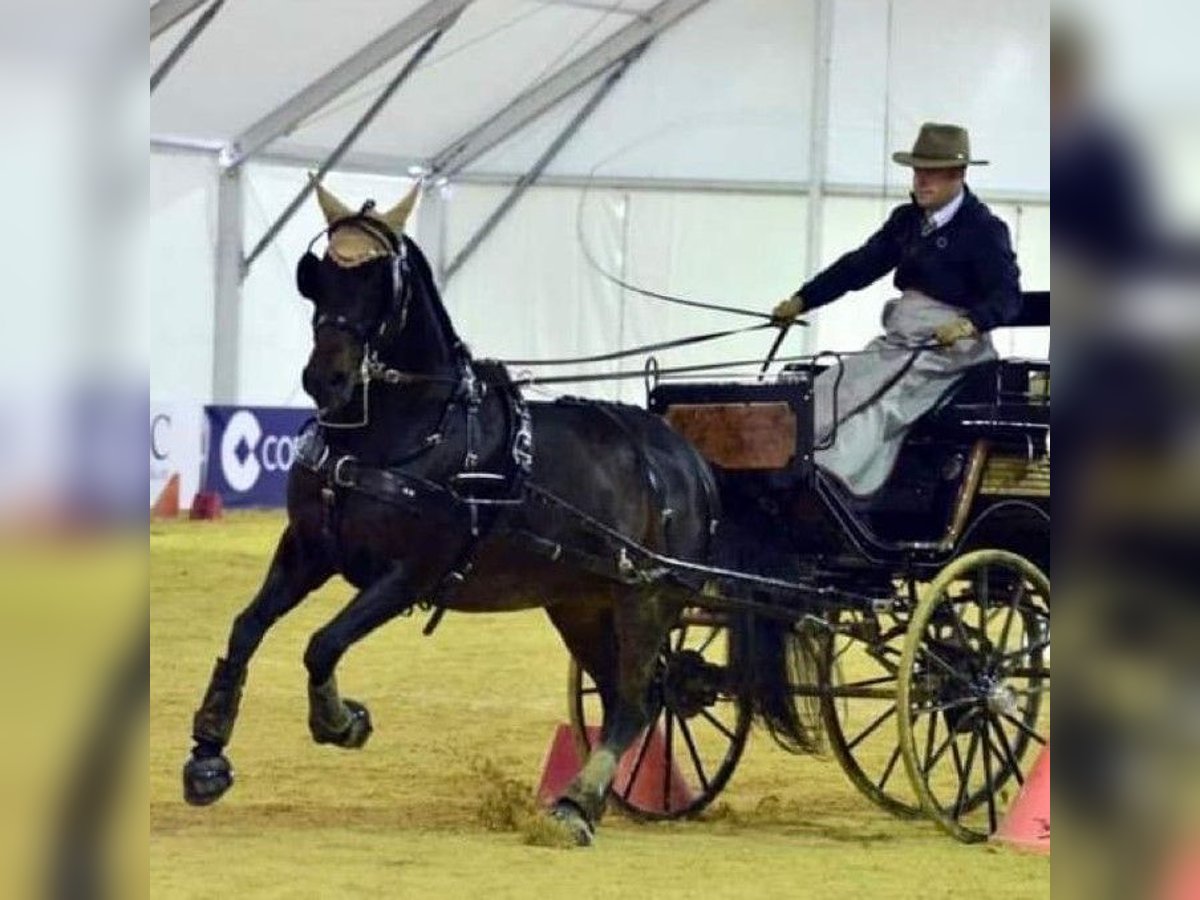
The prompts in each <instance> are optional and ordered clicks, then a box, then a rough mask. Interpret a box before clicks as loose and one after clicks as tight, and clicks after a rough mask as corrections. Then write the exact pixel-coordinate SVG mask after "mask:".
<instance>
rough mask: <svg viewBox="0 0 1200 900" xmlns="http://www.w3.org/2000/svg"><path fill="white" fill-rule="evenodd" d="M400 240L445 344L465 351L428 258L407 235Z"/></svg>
mask: <svg viewBox="0 0 1200 900" xmlns="http://www.w3.org/2000/svg"><path fill="white" fill-rule="evenodd" d="M401 240H403V241H404V247H405V251H406V253H407V254H408V262H409V266H410V271H411V272H412V274H413V275H414V277H416V278H417V279H418V280H419V282H420V286H421V290H422V292H423V293H424V294H425V296H426V297H427V298H428V300H429V304H430V307H431V308H432V310H433V316H434V319H435V320H436V321H437V324H438V327H439V328H440V329H441V331H442V338H443V340H444V341H445V342H446V346H448V347H451V348H453V349H455V350H458V351H460V352H461V351H465V350H466V345H465V344H463V342H462V340H461V339H460V338H459V336H458V332H456V331H455V330H454V323H453V322H451V321H450V314H449V313H448V312H446V304H445V303H443V302H442V295H441V292H440V291H438V289H437V283H436V282H435V281H434V279H433V269H432V267H431V266H430V265H429V260H428V259H426V258H425V253H424V251H422V250H421V248H420V246H418V244H417V242H416V241H414V240H413V239H412V238H410V237H409V236H408V235H401Z"/></svg>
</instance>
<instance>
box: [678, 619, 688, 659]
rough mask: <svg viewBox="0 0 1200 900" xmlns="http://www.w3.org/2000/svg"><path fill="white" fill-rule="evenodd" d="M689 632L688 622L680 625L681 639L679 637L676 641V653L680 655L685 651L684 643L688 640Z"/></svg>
mask: <svg viewBox="0 0 1200 900" xmlns="http://www.w3.org/2000/svg"><path fill="white" fill-rule="evenodd" d="M687 630H688V626H687V622H681V623H680V624H679V637H677V638H676V639H675V652H676V653H678V652H679V651H680V650H682V649H683V642H684V641H685V640H687Z"/></svg>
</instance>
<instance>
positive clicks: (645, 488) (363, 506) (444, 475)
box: [183, 185, 719, 843]
mask: <svg viewBox="0 0 1200 900" xmlns="http://www.w3.org/2000/svg"><path fill="white" fill-rule="evenodd" d="M317 195H318V200H319V202H320V205H321V208H322V211H323V213H324V215H325V218H326V221H327V223H328V228H327V229H326V231H325V232H324V234H325V236H326V237H327V239H328V247H327V249H326V252H325V255H324V256H323V257H317V256H316V255H315V254H313V253H312V252H311V245H310V251H309V252H308V253H307V254H306V255H305V257H304V258H303V259H302V260H301V262H300V264H299V266H298V267H297V285H298V288H299V290H300V292H301V293H302V294H303V295H305V296H306V297H308V298H309V299H311V300H312V301H313V304H314V315H313V340H314V346H313V350H312V354H311V356H310V358H309V360H308V363H307V365H306V366H305V368H304V373H303V384H304V388H305V390H306V391H307V393H308V394H310V395H311V396H312V398H313V400H314V401H315V402H316V405H317V407H318V409H319V411H320V412H319V425H318V426H317V427H316V428H315V429H313V430H311V431H310V432H309V433H307V434H306V438H305V441H304V444H303V450H302V451H301V452H300V459H299V461H298V463H297V464H296V465H294V466H293V467H292V470H291V474H290V478H289V484H288V500H287V512H288V524H287V527H286V528H285V530H284V532H283V534H282V536H281V537H280V540H279V544H278V547H277V549H276V551H275V556H274V559H273V560H272V562H271V565H270V568H269V570H268V572H267V575H266V579H265V581H264V583H263V585H262V587H261V588H260V589H259V591H258V593H257V595H256V596H255V597H254V599H253V600H252V601H251V602H250V604H249V605H248V606H247V607H246V608H245V609H244V610H243V611H242V612H241V613H240V614H239V615H238V616H237V617H236V619H235V620H234V623H233V627H232V630H231V632H230V635H229V643H228V649H227V651H226V655H225V657H224V658H222V659H218V660H217V663H216V666H215V668H214V670H213V673H212V677H211V680H210V682H209V685H208V688H207V691H206V693H205V695H204V699H203V701H202V703H201V706H200V708H199V709H198V710H197V712H196V714H195V718H194V722H193V739H194V741H195V745H194V747H193V750H192V753H191V756H190V757H189V759H188V761H187V763H186V764H185V766H184V772H183V782H184V795H185V798H186V799H187V800H188V802H190V803H193V804H197V805H204V804H208V803H212V802H214V801H215V800H217V799H218V798H219V797H220V796H221V795H222V794H224V792H225V791H226V790H228V789H229V787H230V786H231V785H232V781H233V778H232V769H231V767H230V764H229V761H228V759H227V758H226V756H225V755H224V750H225V747H226V745H227V744H228V742H229V740H230V737H231V735H232V731H233V726H234V722H235V719H236V717H237V711H238V705H239V702H240V699H241V694H242V689H243V686H244V683H245V679H246V673H247V666H248V664H249V662H250V659H251V656H252V655H253V654H254V652H255V650H256V649H257V647H258V646H259V644H260V642H261V641H262V639H263V636H264V634H265V633H266V631H267V629H268V628H270V627H271V625H272V624H273V623H275V622H276V621H277V620H278V619H279V618H280V617H281V616H283V615H285V614H286V613H287V612H289V611H290V610H292V609H293V608H295V606H296V605H297V604H299V603H300V601H301V600H303V599H304V598H305V596H306V595H308V594H309V593H310V592H312V591H313V590H315V589H316V588H318V587H320V586H321V585H322V584H323V583H325V582H326V581H327V580H328V579H329V578H331V577H332V576H333V575H335V574H340V575H342V576H343V577H344V578H345V579H346V580H347V581H349V582H350V583H351V584H353V585H354V587H355V588H357V589H358V593H357V595H356V596H355V597H354V598H353V599H352V600H351V601H350V602H349V603H348V604H347V605H346V607H345V608H343V609H342V610H341V611H340V612H339V613H338V614H337V615H336V616H334V617H333V619H332V620H330V621H329V622H328V623H327V624H326V625H325V626H324V627H322V628H321V629H319V630H318V631H317V632H316V633H315V634H313V635H312V638H311V640H310V641H309V643H308V647H307V649H306V650H305V652H304V665H305V667H306V668H307V670H308V696H309V728H310V731H311V733H312V737H313V739H314V740H316V741H317V742H319V743H328V744H334V745H337V746H341V747H361V746H362V745H363V744H364V743H365V742H366V740H367V738H368V737H369V735H370V733H371V727H372V726H371V719H370V715H369V713H368V711H367V709H366V707H365V706H364V705H362V704H361V703H357V702H355V701H353V700H350V699H345V698H343V697H342V696H341V693H340V692H339V689H338V685H337V681H336V676H335V670H336V667H337V664H338V661H339V660H340V659H341V658H342V655H343V654H344V653H345V652H346V650H347V649H348V648H349V647H350V646H351V645H352V644H354V643H355V642H356V641H358V640H360V639H361V638H363V637H364V636H366V635H367V634H369V633H370V632H371V631H373V630H374V629H376V628H378V627H379V626H380V625H383V624H384V623H385V622H387V621H389V620H390V619H393V618H395V617H396V616H398V615H400V614H401V613H404V612H406V611H407V610H409V609H410V608H412V607H413V606H414V604H416V603H418V602H426V603H431V604H433V605H434V606H435V607H436V609H437V612H435V616H436V615H439V614H440V611H441V610H443V609H450V610H455V611H462V612H493V611H498V610H519V609H528V608H534V607H544V608H545V609H546V612H547V614H548V615H549V617H550V620H551V622H552V623H553V624H554V626H555V628H556V629H558V632H559V634H560V635H561V636H562V639H563V641H564V643H565V644H566V646H567V648H568V649H569V650H570V652H571V653H572V654H573V655H574V656H575V658H576V659H577V660H578V661H579V662H580V664H581V665H582V666H583V667H584V669H585V670H586V671H587V672H588V674H589V675H591V677H592V678H593V679H594V681H595V683H596V685H597V687H598V689H599V693H600V696H601V700H602V705H603V710H604V719H603V729H602V734H601V742H600V744H598V745H597V746H596V748H595V749H594V750H593V752H592V753H591V755H590V757H589V758H588V760H587V762H586V764H585V765H584V767H583V769H582V770H581V771H580V772H579V773H578V775H577V776H576V778H575V779H574V780H573V781H572V782H571V784H570V785H569V786H568V788H567V789H566V791H565V793H564V794H563V796H562V797H561V798H560V799H559V800H558V802H557V804H556V805H555V807H554V808H553V809H552V814H553V815H554V816H555V817H556V818H558V819H559V820H560V821H561V822H562V823H563V824H564V825H565V826H566V827H567V828H568V829H569V830H570V831H571V833H572V834H573V835H574V837H575V838H576V840H577V841H578V842H579V843H589V842H590V841H591V838H592V835H593V831H594V827H595V824H596V823H597V822H598V820H599V818H600V815H601V813H602V811H603V808H604V800H605V797H606V794H607V791H608V788H609V785H610V783H611V781H612V778H613V776H614V772H615V768H616V764H617V760H618V759H619V758H620V756H621V754H622V753H623V752H624V751H625V750H626V748H627V747H629V746H630V744H631V743H632V742H633V741H634V740H635V738H636V737H637V736H638V734H639V733H640V732H641V731H642V730H643V729H644V728H645V727H646V725H647V724H648V723H649V722H650V721H651V720H652V715H653V714H654V713H655V712H656V711H657V709H656V708H655V707H654V706H653V704H655V703H658V702H661V701H659V700H656V699H655V698H654V696H653V694H652V692H651V690H650V684H651V680H652V678H653V677H654V673H655V665H656V658H657V654H658V650H659V647H660V645H661V643H662V641H663V639H664V637H665V636H666V634H667V632H668V631H669V629H670V628H671V626H672V625H673V624H674V622H675V621H676V619H677V618H678V616H679V612H680V610H681V608H682V607H683V605H684V604H685V603H686V601H687V595H686V594H685V593H682V592H679V591H674V592H672V591H668V590H664V589H662V588H660V587H655V586H651V585H641V584H629V583H626V582H623V581H622V580H620V579H617V578H612V577H607V578H606V577H603V575H601V574H599V573H597V572H596V571H594V570H587V569H584V568H581V567H580V566H577V565H572V563H571V557H570V555H569V554H567V555H563V554H561V553H560V552H559V551H560V550H561V549H562V548H573V549H576V550H580V551H586V552H589V553H591V554H593V556H595V557H606V558H614V557H615V556H616V555H617V554H616V553H615V548H614V546H613V544H612V541H611V535H609V536H607V537H606V536H605V534H604V533H603V529H605V528H606V529H609V530H611V532H613V533H618V534H619V535H622V536H624V537H626V538H628V539H632V540H633V541H636V542H637V543H639V544H642V545H644V546H646V547H648V548H650V549H652V550H655V551H658V552H662V553H664V554H667V555H670V556H673V557H677V558H681V559H685V560H691V561H696V562H704V561H705V560H706V559H708V558H709V556H710V551H711V547H710V543H711V540H712V531H713V526H714V524H715V522H716V520H717V518H718V513H719V511H718V509H717V499H716V496H717V495H716V491H715V487H714V484H713V481H712V474H711V473H710V471H709V469H708V467H707V465H706V464H705V462H704V461H703V460H702V459H701V458H700V456H699V455H698V454H697V452H696V451H695V449H694V448H693V447H692V446H691V445H690V444H688V443H687V442H686V441H684V440H683V439H682V438H681V437H679V436H678V435H676V434H675V433H674V432H673V431H671V430H670V429H669V428H668V427H667V426H666V425H665V424H664V423H663V422H662V421H661V420H660V419H658V418H657V417H655V416H652V415H650V414H649V413H646V412H645V411H643V410H640V409H636V408H632V407H623V406H617V405H614V404H602V403H592V402H584V401H559V402H553V403H529V404H526V403H525V402H524V401H523V400H522V399H521V398H520V396H519V394H518V392H517V391H516V390H515V389H513V388H512V387H511V385H510V384H509V383H508V381H507V376H506V375H505V373H504V369H503V367H502V366H500V365H499V364H495V363H486V362H477V361H475V360H473V359H472V357H471V356H470V354H469V352H468V350H467V348H466V347H465V346H464V345H463V343H462V342H461V341H460V340H459V339H458V337H457V335H456V334H455V332H454V328H453V326H452V324H451V322H450V319H449V317H448V315H447V314H446V311H445V308H444V307H443V305H442V302H441V299H440V297H439V295H438V291H437V288H436V286H435V284H434V281H433V278H432V275H431V272H430V269H429V265H428V263H427V262H426V260H425V258H424V256H423V255H422V253H421V251H420V250H419V248H418V247H417V245H416V244H415V243H414V242H413V241H412V240H411V239H409V238H408V237H406V236H404V234H403V228H404V224H405V221H406V219H407V218H408V216H409V214H410V212H411V210H412V208H413V206H414V204H415V201H416V189H415V188H414V190H413V191H412V192H411V193H410V194H409V195H408V196H407V197H405V198H404V200H402V201H401V202H400V203H399V204H397V206H396V207H394V208H393V209H390V210H388V211H386V212H379V211H376V210H375V208H374V206H373V205H372V204H369V203H368V204H367V205H365V206H364V207H363V208H362V209H361V210H360V211H358V212H355V211H353V210H352V209H350V208H349V207H347V206H345V205H343V204H342V203H341V202H340V201H338V200H337V199H336V198H335V197H333V196H332V194H330V193H329V192H328V191H326V190H325V189H324V188H322V187H321V186H320V185H318V186H317ZM318 237H320V236H318ZM535 489H536V491H537V493H535V492H534V490H535ZM549 495H552V496H553V497H554V498H560V499H561V500H562V501H565V504H567V505H569V506H570V507H571V508H573V509H575V510H578V511H579V512H580V513H582V514H583V515H584V516H585V517H586V518H587V519H590V520H591V521H592V522H594V523H600V524H601V526H602V529H601V530H597V528H595V527H589V526H588V524H587V522H586V521H585V520H584V519H582V518H580V517H579V516H576V515H572V514H569V513H568V512H566V511H565V508H564V506H562V505H558V504H556V503H547V502H538V500H539V498H541V499H543V500H544V499H545V497H546V496H549ZM615 568H616V567H615V566H614V569H615ZM497 652H499V648H497Z"/></svg>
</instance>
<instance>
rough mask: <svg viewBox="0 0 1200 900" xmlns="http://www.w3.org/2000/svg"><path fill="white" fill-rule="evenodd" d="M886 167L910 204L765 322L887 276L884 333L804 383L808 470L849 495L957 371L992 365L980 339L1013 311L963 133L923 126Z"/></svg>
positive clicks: (868, 482) (1005, 249)
mask: <svg viewBox="0 0 1200 900" xmlns="http://www.w3.org/2000/svg"><path fill="white" fill-rule="evenodd" d="M892 159H893V160H895V161H896V162H897V163H899V164H900V165H903V166H909V167H911V168H912V170H913V183H912V201H911V202H910V203H905V204H904V205H902V206H898V207H896V208H895V209H894V210H892V213H891V215H890V216H889V217H888V220H887V222H885V223H884V225H883V227H882V228H881V229H879V231H877V232H876V233H875V234H873V235H872V236H871V237H870V238H869V239H868V240H867V242H866V243H865V244H863V245H862V246H861V247H859V248H858V249H857V250H853V251H851V252H850V253H847V254H846V255H845V256H843V257H841V258H840V259H839V260H837V262H835V263H833V265H831V266H829V267H828V268H827V269H825V270H824V271H823V272H821V273H819V274H818V275H816V276H814V277H813V278H812V279H811V280H810V281H808V282H807V283H806V284H804V285H803V286H802V287H801V288H800V289H799V290H798V291H796V292H795V293H794V294H792V296H790V297H788V298H787V299H786V300H784V301H783V302H781V303H780V304H779V305H778V306H776V307H775V310H774V312H773V316H774V319H775V321H776V323H777V324H779V325H786V324H789V323H791V322H792V320H794V319H795V318H796V317H797V316H798V315H800V313H802V312H808V311H811V310H814V309H819V308H820V307H822V306H824V305H825V304H827V303H832V302H833V301H834V300H836V299H838V298H839V297H841V296H842V295H843V294H845V293H847V292H848V291H855V290H860V289H862V288H865V287H867V286H868V285H870V284H872V283H873V282H875V281H876V280H878V279H879V278H881V277H883V276H884V275H886V274H887V273H888V272H891V271H892V270H895V273H896V274H895V278H894V280H893V283H894V284H895V286H896V288H898V289H899V290H900V292H901V293H900V296H899V297H896V298H894V299H892V300H890V301H889V302H888V304H887V305H886V306H885V307H884V310H883V328H884V332H885V333H884V334H883V335H882V336H881V337H878V338H876V339H875V340H873V341H872V342H871V343H870V344H869V345H868V346H867V347H866V349H865V350H863V351H862V352H861V353H859V354H852V355H847V356H844V357H843V358H842V360H841V363H840V365H834V366H831V367H830V368H829V369H827V370H826V371H825V372H823V373H822V374H821V375H820V376H819V377H818V378H817V381H816V384H815V393H814V404H815V411H814V419H815V434H814V438H815V442H816V447H817V448H818V449H817V452H816V462H817V463H818V465H820V466H821V467H822V468H824V469H825V470H826V471H828V472H831V473H833V474H834V475H836V476H837V477H838V478H839V479H841V481H842V482H843V483H844V484H845V486H846V487H847V488H848V489H849V490H850V491H851V492H852V493H854V494H857V495H860V496H864V495H868V494H871V493H873V492H874V491H876V490H878V489H879V488H880V487H881V486H882V485H883V483H884V482H885V481H886V480H887V477H888V475H889V474H890V473H891V470H892V466H893V464H894V463H895V460H896V454H897V453H898V452H899V449H900V444H901V441H902V440H903V437H904V433H905V432H906V431H907V429H908V427H909V426H910V425H912V423H913V422H915V421H916V420H917V419H918V418H920V417H921V416H922V415H923V414H924V413H925V412H927V411H928V410H929V409H931V408H932V407H933V406H934V405H935V404H936V403H937V401H938V400H939V399H940V398H941V397H942V396H943V395H944V394H945V392H946V391H947V390H949V389H950V388H951V387H952V386H953V385H954V383H955V382H956V381H958V379H959V378H960V377H961V376H962V374H963V372H965V370H966V369H968V368H970V367H971V366H974V365H977V364H979V363H982V362H986V361H988V360H990V359H995V358H996V351H995V349H994V348H993V347H992V342H991V339H990V338H989V337H988V332H989V331H990V330H991V329H993V328H996V327H997V326H1000V325H1005V324H1007V323H1009V322H1011V321H1013V320H1014V319H1015V318H1016V316H1017V314H1018V313H1019V312H1020V310H1021V289H1020V285H1019V274H1020V273H1019V270H1018V268H1017V262H1016V256H1015V255H1014V253H1013V249H1012V242H1011V241H1010V239H1009V234H1008V227H1007V226H1006V225H1005V224H1004V223H1003V222H1002V221H1001V220H1000V219H998V218H997V217H996V216H995V215H993V214H992V212H991V211H990V210H989V209H988V208H987V206H985V205H984V204H983V203H982V202H981V201H980V200H979V199H978V198H977V197H976V196H975V195H974V194H973V193H971V191H970V189H969V188H968V187H967V185H966V182H965V177H966V170H967V166H973V165H986V164H987V163H986V161H985V160H978V159H972V158H971V148H970V141H969V138H968V135H967V131H966V129H965V128H961V127H959V126H957V125H943V124H937V123H926V124H924V125H922V126H921V131H920V134H919V135H918V136H917V140H916V143H915V144H914V145H913V148H912V152H911V153H903V152H901V153H894V154H892ZM835 390H836V396H835Z"/></svg>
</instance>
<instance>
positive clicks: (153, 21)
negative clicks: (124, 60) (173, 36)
mask: <svg viewBox="0 0 1200 900" xmlns="http://www.w3.org/2000/svg"><path fill="white" fill-rule="evenodd" d="M204 3H205V0H158V2H157V3H155V4H154V5H153V6H151V7H150V40H154V39H155V38H156V37H158V36H159V35H160V34H162V33H163V32H164V31H166V30H167V29H168V28H170V27H171V26H172V25H174V24H175V23H176V22H178V21H179V20H180V19H182V18H183V17H184V16H186V15H187V14H188V13H190V12H191V11H192V10H194V9H195V8H196V7H198V6H202V5H204Z"/></svg>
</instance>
